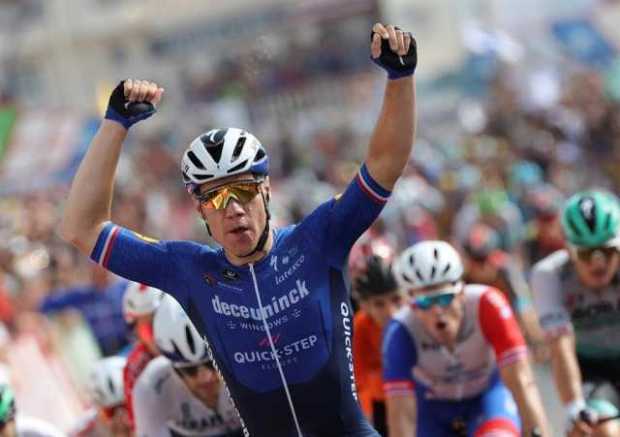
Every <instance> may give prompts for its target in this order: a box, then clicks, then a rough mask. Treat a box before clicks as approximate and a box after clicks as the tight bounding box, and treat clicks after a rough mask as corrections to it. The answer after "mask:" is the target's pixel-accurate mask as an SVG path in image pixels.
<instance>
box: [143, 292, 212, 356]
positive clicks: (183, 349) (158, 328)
mask: <svg viewBox="0 0 620 437" xmlns="http://www.w3.org/2000/svg"><path fill="white" fill-rule="evenodd" d="M153 333H154V336H155V342H156V343H157V347H159V350H160V351H161V353H162V354H163V355H165V356H166V357H167V358H168V359H169V360H170V361H172V362H173V363H174V364H175V365H183V364H196V363H201V362H204V361H206V360H208V358H209V354H208V349H207V344H206V343H205V341H204V339H203V338H202V337H201V336H200V334H199V333H198V331H197V330H196V328H195V327H194V325H193V324H192V321H191V320H190V319H189V317H188V316H187V314H186V313H185V311H183V308H182V307H181V305H179V303H178V302H177V301H176V300H175V299H174V298H173V297H171V296H168V295H165V296H164V297H163V299H162V300H161V303H160V304H159V307H158V308H157V310H156V311H155V317H154V318H153Z"/></svg>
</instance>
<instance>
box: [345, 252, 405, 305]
mask: <svg viewBox="0 0 620 437" xmlns="http://www.w3.org/2000/svg"><path fill="white" fill-rule="evenodd" d="M397 290H398V284H397V283H396V278H395V277H394V274H393V273H392V266H391V265H390V264H389V263H388V262H387V261H386V260H385V259H384V258H381V257H380V256H377V255H371V256H369V257H368V258H367V260H366V269H365V271H364V272H362V273H360V274H359V275H358V276H357V277H356V278H355V279H354V280H353V291H354V293H355V294H356V295H357V296H358V297H359V298H360V299H362V300H364V299H368V298H371V297H375V296H383V295H386V294H390V293H393V292H395V291H397Z"/></svg>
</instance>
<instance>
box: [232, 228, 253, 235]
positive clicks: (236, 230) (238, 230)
mask: <svg viewBox="0 0 620 437" xmlns="http://www.w3.org/2000/svg"><path fill="white" fill-rule="evenodd" d="M249 230H250V228H249V227H248V226H237V227H234V228H233V229H231V230H230V231H228V232H230V233H231V234H235V235H241V234H243V233H244V232H246V231H249Z"/></svg>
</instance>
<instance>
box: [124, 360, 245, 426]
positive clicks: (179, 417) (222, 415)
mask: <svg viewBox="0 0 620 437" xmlns="http://www.w3.org/2000/svg"><path fill="white" fill-rule="evenodd" d="M133 410H134V419H135V425H136V436H137V437H170V436H173V437H174V436H184V437H198V436H218V437H219V436H222V437H223V436H228V435H234V434H235V433H236V432H240V431H241V424H240V422H239V416H238V414H237V410H236V409H235V407H234V406H233V404H232V402H231V401H230V398H229V397H228V394H227V393H226V389H225V388H224V385H223V384H222V389H221V390H220V395H219V400H218V404H217V408H215V409H210V408H208V407H207V406H206V405H205V404H204V403H203V402H202V401H200V400H199V399H197V398H196V397H194V396H193V395H192V393H191V392H190V391H189V389H188V388H187V387H186V386H185V383H183V381H182V380H181V378H180V377H179V376H178V375H177V374H176V372H175V371H174V369H173V368H172V364H171V363H170V361H169V360H168V359H167V358H165V357H158V358H155V359H153V360H152V361H151V362H150V363H149V364H148V365H147V366H146V368H145V369H144V371H143V372H142V374H141V375H140V376H139V377H138V380H137V381H136V385H135V386H134V389H133Z"/></svg>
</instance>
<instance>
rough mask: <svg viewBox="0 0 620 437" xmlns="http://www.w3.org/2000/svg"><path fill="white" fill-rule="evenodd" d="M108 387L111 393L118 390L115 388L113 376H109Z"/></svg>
mask: <svg viewBox="0 0 620 437" xmlns="http://www.w3.org/2000/svg"><path fill="white" fill-rule="evenodd" d="M108 389H109V390H110V393H112V394H114V393H116V391H115V390H114V381H112V378H108Z"/></svg>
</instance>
